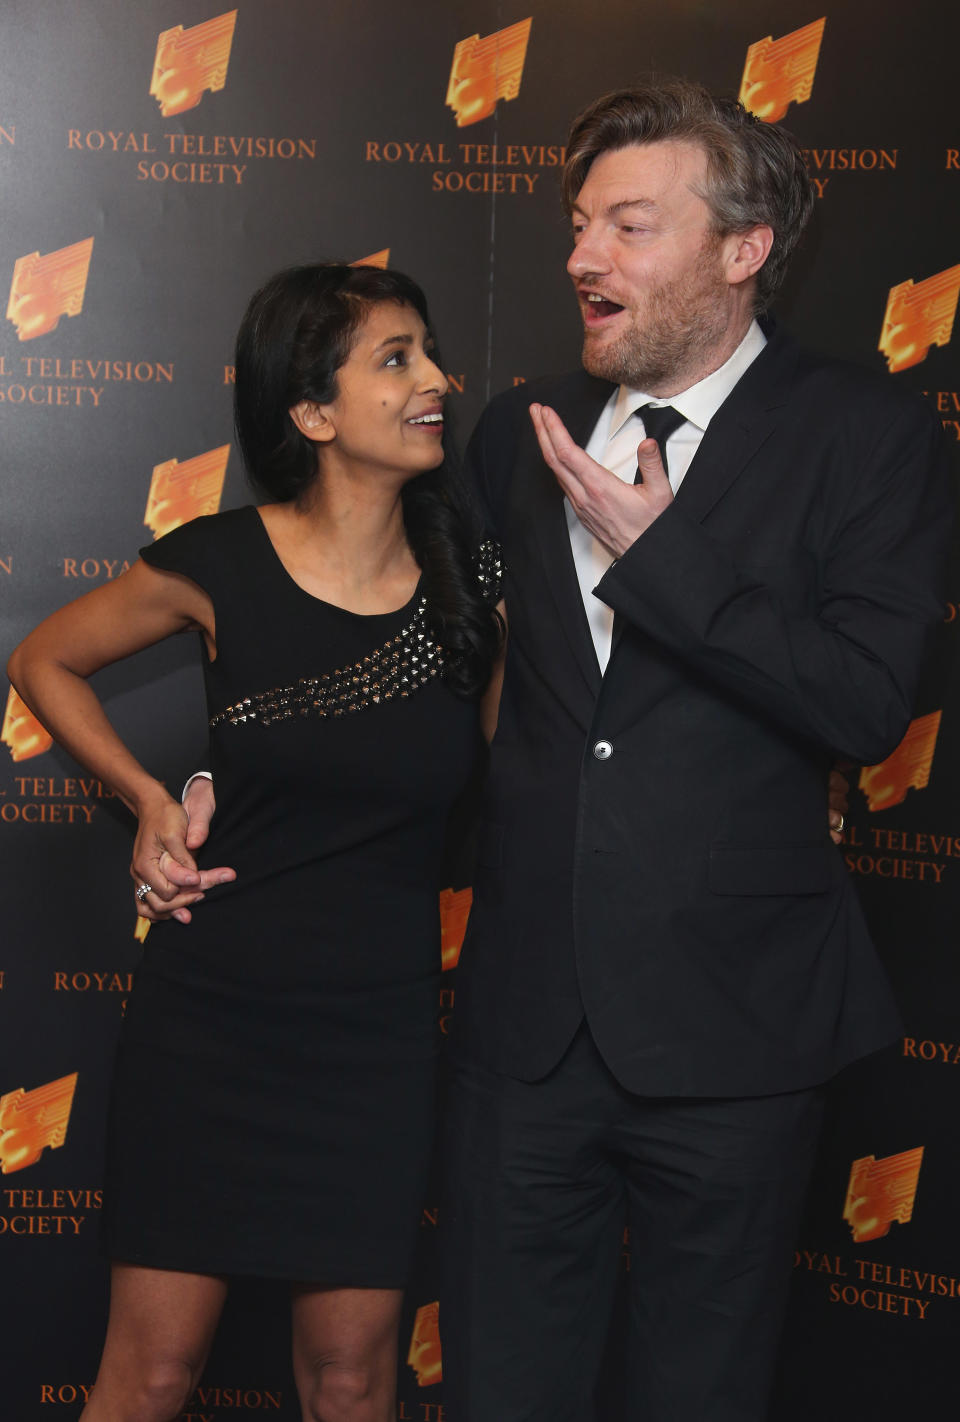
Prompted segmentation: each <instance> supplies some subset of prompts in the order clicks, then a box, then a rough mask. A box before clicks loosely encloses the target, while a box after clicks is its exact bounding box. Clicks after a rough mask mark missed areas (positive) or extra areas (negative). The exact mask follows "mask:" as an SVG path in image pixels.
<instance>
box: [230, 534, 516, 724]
mask: <svg viewBox="0 0 960 1422" xmlns="http://www.w3.org/2000/svg"><path fill="white" fill-rule="evenodd" d="M477 577H478V579H479V582H480V586H481V589H482V591H483V595H484V597H485V598H486V599H487V600H488V601H489V602H495V601H496V600H497V599H498V598H499V596H500V582H501V577H502V568H501V561H500V546H499V544H497V543H493V542H487V543H483V544H481V545H480V547H479V549H478V550H477ZM426 610H427V599H426V598H425V597H421V599H420V601H419V602H418V603H417V606H416V610H415V611H414V614H413V616H412V617H411V619H410V621H409V622H408V623H407V625H406V626H405V627H402V628H401V629H400V631H399V632H398V633H397V635H396V636H395V637H391V639H390V640H389V641H388V642H385V643H384V644H383V646H382V647H377V648H376V649H375V650H374V651H372V652H369V653H368V654H367V656H365V657H362V658H361V659H360V661H358V662H354V663H353V665H352V666H346V667H338V668H337V669H336V670H335V671H331V672H324V673H323V674H322V675H321V676H302V677H300V679H299V681H295V682H291V683H290V685H289V686H274V687H271V689H270V690H269V691H258V692H255V693H254V695H252V696H245V697H244V698H243V700H242V701H237V702H236V703H235V704H234V705H233V706H227V707H225V709H224V710H223V711H218V712H217V714H216V715H215V716H211V717H210V728H211V730H216V728H217V727H218V726H223V725H227V724H229V725H231V726H242V725H246V723H247V722H248V721H252V722H256V723H257V724H258V725H260V726H270V725H273V723H274V722H277V721H291V720H293V718H294V717H295V716H349V715H353V714H355V713H356V712H357V711H366V710H367V709H368V708H369V707H370V706H380V705H382V704H383V703H384V702H386V701H392V700H393V699H394V698H395V697H397V696H410V695H412V694H413V692H415V691H419V690H420V688H421V687H423V686H426V685H427V684H428V682H431V681H433V680H434V679H435V678H436V677H438V676H439V675H440V674H441V672H442V671H443V667H444V657H443V648H442V647H441V646H440V644H439V643H438V642H437V641H436V640H435V639H434V636H433V633H432V632H431V631H430V630H429V628H428V627H427V620H426Z"/></svg>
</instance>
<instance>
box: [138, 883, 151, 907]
mask: <svg viewBox="0 0 960 1422" xmlns="http://www.w3.org/2000/svg"><path fill="white" fill-rule="evenodd" d="M152 893H153V885H152V884H146V883H144V884H138V885H137V898H138V899H139V900H140V902H141V903H145V902H146V897H147V895H148V894H152Z"/></svg>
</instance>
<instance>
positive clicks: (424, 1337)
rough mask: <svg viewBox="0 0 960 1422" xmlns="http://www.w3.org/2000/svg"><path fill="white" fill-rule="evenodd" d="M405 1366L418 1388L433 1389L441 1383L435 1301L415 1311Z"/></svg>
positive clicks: (437, 1306) (440, 1361)
mask: <svg viewBox="0 0 960 1422" xmlns="http://www.w3.org/2000/svg"><path fill="white" fill-rule="evenodd" d="M407 1366H408V1367H410V1368H412V1369H413V1371H414V1373H415V1374H416V1378H417V1386H418V1387H434V1386H435V1385H436V1384H437V1383H439V1382H442V1381H443V1357H442V1354H441V1351H440V1304H439V1301H437V1300H435V1301H434V1302H433V1303H428V1304H424V1305H423V1306H422V1307H421V1308H418V1309H417V1313H416V1317H415V1318H414V1320H413V1333H412V1334H411V1336H410V1347H409V1350H408V1352H407Z"/></svg>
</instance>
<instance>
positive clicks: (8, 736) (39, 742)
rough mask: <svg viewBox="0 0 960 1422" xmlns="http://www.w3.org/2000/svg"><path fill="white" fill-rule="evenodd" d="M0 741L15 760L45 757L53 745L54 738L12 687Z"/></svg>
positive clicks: (4, 714) (0, 731)
mask: <svg viewBox="0 0 960 1422" xmlns="http://www.w3.org/2000/svg"><path fill="white" fill-rule="evenodd" d="M0 741H2V742H3V744H4V745H5V746H6V747H7V748H8V750H9V751H10V755H11V758H12V759H13V760H30V759H31V757H33V756H35V755H44V754H45V753H46V752H47V751H48V750H49V749H50V747H51V746H52V745H53V737H52V736H51V735H50V733H49V732H48V731H46V730H44V728H43V726H41V724H40V722H39V721H38V720H37V718H36V716H34V714H33V712H32V711H31V710H30V708H29V706H28V705H27V704H26V702H25V701H24V700H23V698H22V697H21V696H20V695H19V693H18V692H17V691H16V690H15V688H14V687H12V686H11V688H10V691H9V693H8V695H7V705H6V709H5V711H4V713H3V728H2V730H0Z"/></svg>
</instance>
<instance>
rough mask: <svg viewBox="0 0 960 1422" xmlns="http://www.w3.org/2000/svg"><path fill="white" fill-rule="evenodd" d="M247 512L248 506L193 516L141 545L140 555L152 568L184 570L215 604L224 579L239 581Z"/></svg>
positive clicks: (180, 571) (223, 584) (172, 570)
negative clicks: (153, 541)
mask: <svg viewBox="0 0 960 1422" xmlns="http://www.w3.org/2000/svg"><path fill="white" fill-rule="evenodd" d="M246 514H247V510H244V509H236V510H232V511H230V512H227V513H221V514H204V515H202V516H201V517H200V518H194V519H191V520H190V521H189V523H184V524H181V525H180V527H179V528H175V529H173V530H172V532H170V533H165V534H164V535H163V537H162V538H158V539H157V540H156V542H155V543H148V544H146V545H145V547H143V548H141V549H140V557H141V558H142V559H143V561H144V562H145V563H148V564H149V565H150V567H151V568H161V569H163V571H164V572H167V573H183V574H184V576H185V577H188V578H190V579H192V581H193V582H195V583H196V584H197V586H198V587H201V588H202V589H203V591H204V592H205V593H206V594H207V596H208V597H209V598H210V599H211V600H212V601H213V602H214V604H216V603H217V602H218V601H219V598H220V596H221V594H222V592H223V591H224V586H225V580H227V581H228V582H229V581H232V583H233V585H234V586H235V584H236V570H237V567H238V566H242V552H243V551H244V550H243V545H244V542H245V539H244V538H243V537H242V535H243V534H244V533H245V532H246V528H245V525H246V523H247V521H248V520H247V517H246ZM238 555H241V556H240V557H238Z"/></svg>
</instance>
